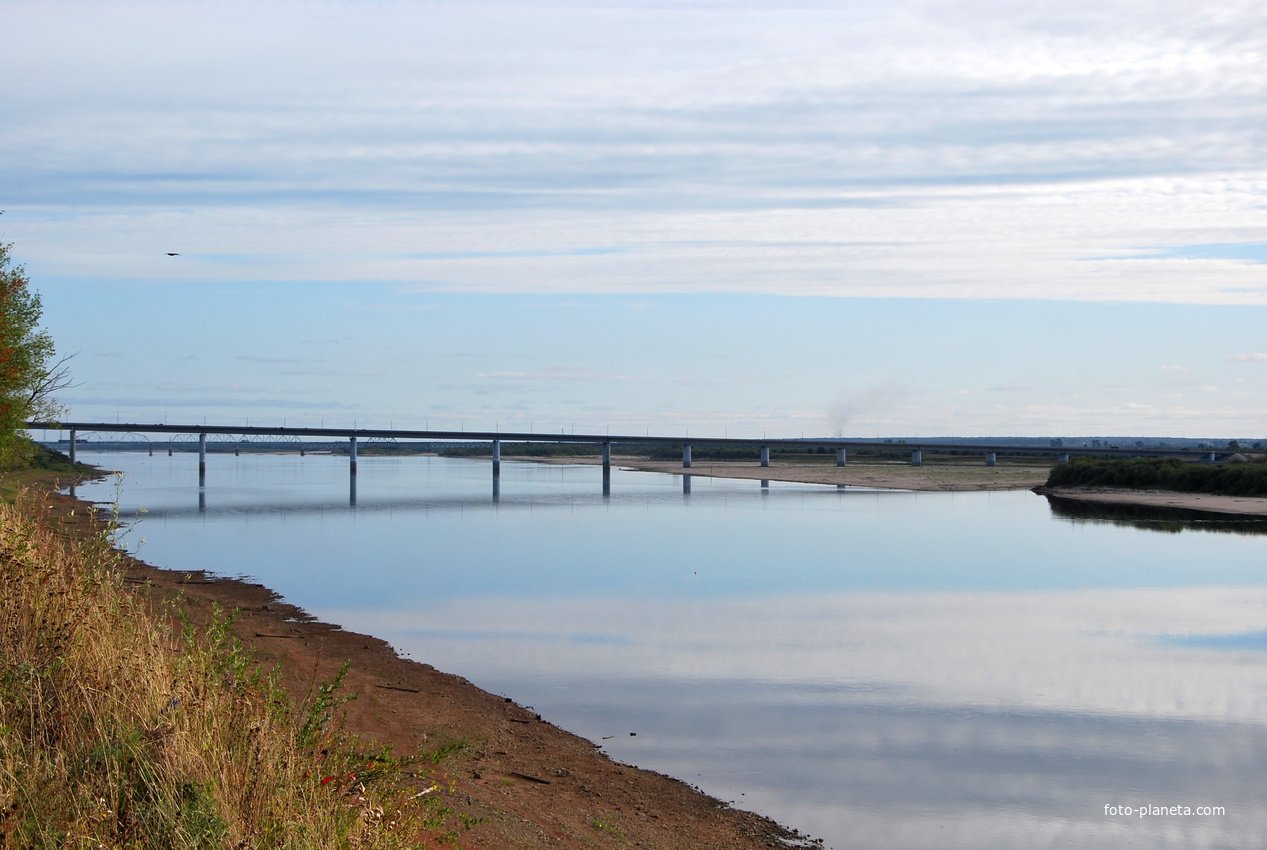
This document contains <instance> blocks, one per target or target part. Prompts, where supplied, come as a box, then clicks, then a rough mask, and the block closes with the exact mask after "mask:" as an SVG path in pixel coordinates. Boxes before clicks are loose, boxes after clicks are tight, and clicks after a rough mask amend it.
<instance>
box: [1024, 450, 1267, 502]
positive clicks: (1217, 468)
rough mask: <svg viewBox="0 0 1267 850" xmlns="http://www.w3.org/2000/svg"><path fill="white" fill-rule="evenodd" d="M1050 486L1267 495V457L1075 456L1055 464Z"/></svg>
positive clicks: (1048, 481)
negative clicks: (1216, 459)
mask: <svg viewBox="0 0 1267 850" xmlns="http://www.w3.org/2000/svg"><path fill="white" fill-rule="evenodd" d="M1046 486H1048V487H1116V488H1124V489H1133V490H1172V491H1175V492H1178V493H1210V494H1213V495H1217V496H1267V459H1264V458H1263V457H1257V458H1253V459H1249V458H1246V459H1243V460H1241V461H1240V462H1228V461H1224V462H1221V463H1194V462H1191V461H1183V460H1179V459H1178V458H1137V459H1134V460H1099V459H1092V458H1085V457H1075V458H1073V459H1072V460H1071V461H1070V462H1069V463H1062V464H1059V465H1057V466H1054V467H1052V470H1051V474H1050V475H1049V476H1048V478H1047V485H1046Z"/></svg>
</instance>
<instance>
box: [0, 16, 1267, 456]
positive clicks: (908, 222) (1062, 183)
mask: <svg viewBox="0 0 1267 850" xmlns="http://www.w3.org/2000/svg"><path fill="white" fill-rule="evenodd" d="M4 17H5V28H6V31H8V32H9V33H11V34H12V35H13V37H11V38H10V39H8V40H7V41H8V42H9V43H8V44H6V49H5V50H4V51H3V52H0V121H2V122H3V123H2V125H0V126H3V128H4V130H3V132H2V133H0V210H3V214H2V215H0V241H3V242H9V243H12V245H13V248H12V254H13V257H14V259H15V260H16V261H17V262H21V263H23V264H24V265H25V268H26V271H27V273H28V274H29V276H30V279H31V283H32V286H33V288H35V289H36V290H37V291H38V292H39V293H40V295H41V297H42V299H43V305H44V324H45V327H46V328H47V329H48V330H49V332H50V333H51V334H52V335H53V337H54V339H55V341H56V342H57V345H58V349H59V352H61V353H65V354H71V353H73V354H75V357H74V359H73V360H72V361H71V365H72V370H73V373H74V378H75V381H76V382H77V385H76V386H74V387H72V388H70V389H68V390H66V391H64V392H63V393H62V394H61V396H60V400H61V402H62V403H63V404H64V405H65V407H66V410H67V417H66V418H67V419H68V420H78V421H103V420H104V421H120V422H170V423H181V422H189V423H199V422H205V423H208V424H235V423H249V424H252V425H268V424H286V425H291V426H299V425H314V426H315V425H326V426H338V427H345V426H346V427H353V426H355V427H369V428H378V427H397V428H434V429H457V428H463V429H468V430H487V429H493V428H499V429H505V430H532V431H541V432H570V431H575V432H577V433H581V432H590V433H613V434H617V433H635V434H636V433H649V434H660V435H674V434H682V433H683V432H687V433H690V434H692V435H714V436H761V435H768V436H772V437H774V436H781V437H795V436H802V435H805V436H828V435H830V436H838V435H839V436H852V437H874V436H889V435H893V436H898V435H902V436H906V435H925V436H933V435H990V436H1041V435H1096V434H1103V435H1156V436H1192V437H1226V438H1262V437H1264V436H1267V11H1265V10H1264V9H1263V7H1262V6H1261V4H1259V3H1254V2H1222V0H1215V2H1211V3H1202V4H1196V3H1192V2H1191V0H1182V2H1166V1H1165V0H1158V2H1129V0H1127V2H1112V3H1105V2H1102V0H1101V1H1098V2H1081V0H1073V2H1070V1H1069V0H1060V2H1048V0H1037V2H1031V3H1025V4H1015V3H1012V2H992V1H991V0H967V2H954V3H951V2H911V0H896V2H889V3H885V4H875V3H870V2H868V3H862V2H800V3H797V2H767V0H752V2H741V0H680V2H679V1H678V0H660V2H640V3H635V2H603V0H599V2H553V0H542V1H541V2H538V1H537V0H534V2H485V0H463V2H376V0H356V2H352V0H346V2H336V0H326V2H316V1H315V0H310V1H309V2H278V0H252V2H236V0H226V2H216V3H210V2H134V0H112V2H110V3H100V2H64V1H63V0H38V2H27V0H6V2H5V4H4ZM168 252H174V253H176V254H177V256H168Z"/></svg>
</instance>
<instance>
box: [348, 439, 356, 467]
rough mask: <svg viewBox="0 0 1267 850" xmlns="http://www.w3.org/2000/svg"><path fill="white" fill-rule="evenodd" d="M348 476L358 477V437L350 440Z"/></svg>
mask: <svg viewBox="0 0 1267 850" xmlns="http://www.w3.org/2000/svg"><path fill="white" fill-rule="evenodd" d="M348 475H356V437H349V438H348Z"/></svg>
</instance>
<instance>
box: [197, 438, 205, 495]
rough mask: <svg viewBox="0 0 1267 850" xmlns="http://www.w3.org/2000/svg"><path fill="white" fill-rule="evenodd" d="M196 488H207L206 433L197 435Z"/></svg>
mask: <svg viewBox="0 0 1267 850" xmlns="http://www.w3.org/2000/svg"><path fill="white" fill-rule="evenodd" d="M198 486H199V487H206V486H207V432H206V431H203V432H202V433H200V434H199V435H198Z"/></svg>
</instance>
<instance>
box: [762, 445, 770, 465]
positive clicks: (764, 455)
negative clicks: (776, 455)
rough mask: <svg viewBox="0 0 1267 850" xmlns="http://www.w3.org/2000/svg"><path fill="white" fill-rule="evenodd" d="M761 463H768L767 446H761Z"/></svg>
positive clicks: (768, 449) (768, 452)
mask: <svg viewBox="0 0 1267 850" xmlns="http://www.w3.org/2000/svg"><path fill="white" fill-rule="evenodd" d="M761 465H762V466H769V465H770V447H769V446H762V447H761Z"/></svg>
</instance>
